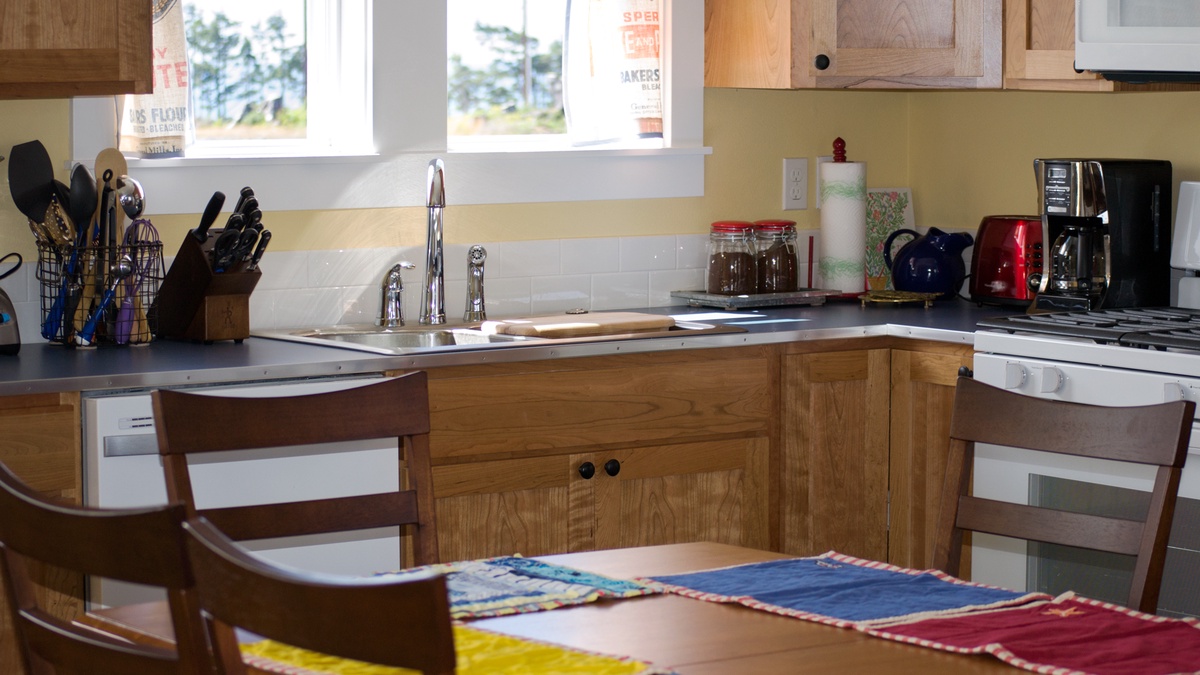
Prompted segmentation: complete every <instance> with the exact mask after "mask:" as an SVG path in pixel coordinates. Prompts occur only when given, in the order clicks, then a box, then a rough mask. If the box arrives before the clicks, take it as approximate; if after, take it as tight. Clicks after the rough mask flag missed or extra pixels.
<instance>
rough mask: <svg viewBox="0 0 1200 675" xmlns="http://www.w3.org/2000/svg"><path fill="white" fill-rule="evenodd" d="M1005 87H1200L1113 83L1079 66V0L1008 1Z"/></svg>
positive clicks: (1110, 88) (1189, 88)
mask: <svg viewBox="0 0 1200 675" xmlns="http://www.w3.org/2000/svg"><path fill="white" fill-rule="evenodd" d="M1004 88H1005V89H1038V90H1047V91H1125V90H1129V91H1195V90H1197V89H1200V86H1197V85H1195V84H1170V83H1154V84H1127V83H1124V82H1109V81H1108V80H1106V79H1104V78H1103V77H1101V76H1099V75H1097V74H1095V73H1092V72H1078V71H1076V70H1075V0H1007V1H1006V2H1005V3H1004Z"/></svg>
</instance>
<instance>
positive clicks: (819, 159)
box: [814, 155, 833, 209]
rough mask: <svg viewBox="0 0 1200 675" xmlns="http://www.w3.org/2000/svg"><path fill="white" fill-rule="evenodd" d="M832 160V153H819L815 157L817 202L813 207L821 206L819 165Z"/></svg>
mask: <svg viewBox="0 0 1200 675" xmlns="http://www.w3.org/2000/svg"><path fill="white" fill-rule="evenodd" d="M832 161H833V155H820V156H819V157H817V204H816V206H815V207H814V208H818V209H819V208H821V165H822V164H824V163H825V162H832Z"/></svg>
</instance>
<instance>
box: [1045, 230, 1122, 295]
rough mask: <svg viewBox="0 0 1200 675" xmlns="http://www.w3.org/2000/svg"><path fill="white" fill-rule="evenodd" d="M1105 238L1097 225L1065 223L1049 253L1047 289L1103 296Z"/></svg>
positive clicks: (1073, 293) (1106, 275)
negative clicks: (1048, 283)
mask: <svg viewBox="0 0 1200 675" xmlns="http://www.w3.org/2000/svg"><path fill="white" fill-rule="evenodd" d="M1105 237H1106V235H1105V234H1104V230H1103V229H1102V227H1101V226H1096V225H1092V224H1090V223H1088V224H1081V223H1072V224H1068V225H1066V226H1065V227H1064V228H1063V231H1062V233H1061V234H1059V235H1058V238H1057V239H1055V240H1054V246H1053V248H1052V249H1051V252H1050V256H1051V258H1050V285H1049V290H1050V291H1051V292H1053V293H1058V294H1062V295H1075V296H1080V297H1099V296H1101V295H1103V294H1104V290H1105V288H1106V286H1107V284H1108V272H1107V256H1106V255H1105V251H1104V249H1105V245H1104V240H1105Z"/></svg>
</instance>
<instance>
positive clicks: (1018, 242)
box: [969, 216, 1043, 306]
mask: <svg viewBox="0 0 1200 675" xmlns="http://www.w3.org/2000/svg"><path fill="white" fill-rule="evenodd" d="M1042 249H1043V246H1042V219H1041V217H1040V216H986V217H984V219H983V221H982V222H981V223H979V233H978V234H977V235H976V236H975V247H974V250H973V251H972V253H971V280H970V286H969V288H970V292H971V300H973V301H975V302H977V303H979V304H988V305H1015V306H1028V305H1029V304H1030V303H1031V302H1032V301H1033V296H1034V291H1033V290H1031V289H1030V288H1029V284H1028V281H1029V277H1030V276H1031V275H1035V274H1041V272H1042Z"/></svg>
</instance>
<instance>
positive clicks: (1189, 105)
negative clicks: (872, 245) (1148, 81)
mask: <svg viewBox="0 0 1200 675" xmlns="http://www.w3.org/2000/svg"><path fill="white" fill-rule="evenodd" d="M908 109H909V116H910V120H911V124H910V125H909V144H910V145H909V176H910V177H911V181H910V182H911V184H912V188H913V202H914V203H915V210H916V219H917V225H919V226H926V225H936V226H938V227H943V228H947V227H948V228H957V229H968V230H971V229H974V228H976V227H978V225H979V221H980V219H981V218H982V217H983V216H985V215H1001V214H1027V213H1028V214H1033V213H1037V189H1036V185H1035V183H1034V177H1033V160H1034V159H1036V158H1038V157H1123V158H1137V159H1166V160H1170V161H1171V163H1172V169H1173V180H1174V183H1175V185H1174V188H1173V192H1175V193H1177V192H1178V188H1179V181H1181V180H1193V181H1194V180H1200V92H1174V93H1140V92H1138V93H1135V92H1126V93H1117V94H1114V93H1108V94H1060V93H1044V92H1017V91H1002V92H967V91H953V92H920V93H914V94H910V95H909V108H908ZM1172 199H1174V196H1173V197H1172ZM1173 204H1174V201H1172V205H1173Z"/></svg>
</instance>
